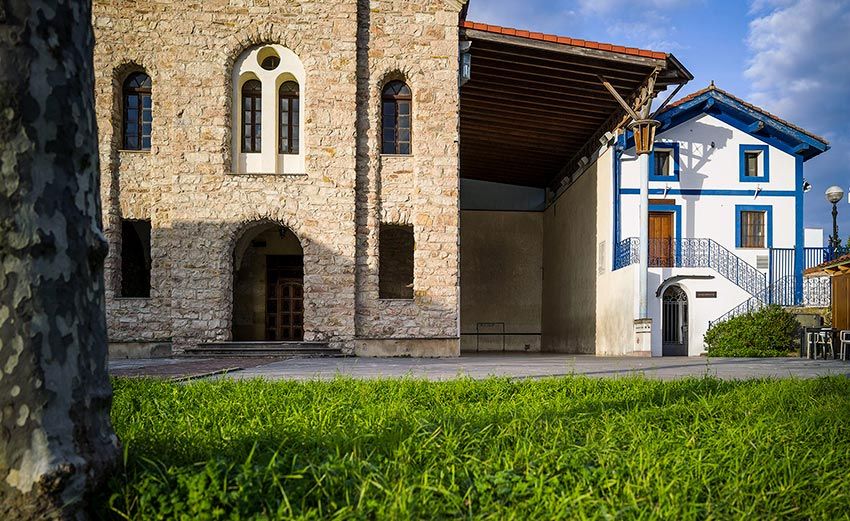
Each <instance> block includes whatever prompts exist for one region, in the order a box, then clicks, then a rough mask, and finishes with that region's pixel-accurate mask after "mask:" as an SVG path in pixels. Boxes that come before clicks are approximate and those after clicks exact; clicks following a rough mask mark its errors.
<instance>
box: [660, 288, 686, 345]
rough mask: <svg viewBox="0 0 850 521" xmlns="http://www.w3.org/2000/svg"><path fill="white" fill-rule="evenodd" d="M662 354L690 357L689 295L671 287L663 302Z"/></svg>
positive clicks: (665, 292) (665, 293)
mask: <svg viewBox="0 0 850 521" xmlns="http://www.w3.org/2000/svg"><path fill="white" fill-rule="evenodd" d="M661 336H662V338H661V354H662V355H663V356H688V295H687V294H686V293H685V290H683V289H682V288H681V287H680V286H670V287H669V288H667V289H666V290H665V291H664V296H663V297H662V300H661Z"/></svg>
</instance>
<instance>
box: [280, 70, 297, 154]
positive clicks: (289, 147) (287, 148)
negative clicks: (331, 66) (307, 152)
mask: <svg viewBox="0 0 850 521" xmlns="http://www.w3.org/2000/svg"><path fill="white" fill-rule="evenodd" d="M300 116H301V108H300V107H299V103H298V83H296V82H294V81H286V82H284V83H283V84H282V85H281V86H280V89H279V90H278V123H279V125H280V142H279V144H278V153H281V154H297V153H298V121H299V118H300Z"/></svg>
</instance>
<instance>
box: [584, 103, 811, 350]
mask: <svg viewBox="0 0 850 521" xmlns="http://www.w3.org/2000/svg"><path fill="white" fill-rule="evenodd" d="M656 141H660V142H677V143H679V161H680V177H679V182H675V181H670V182H667V181H650V183H649V187H650V189H660V190H662V191H663V190H665V189H671V190H702V191H710V190H747V191H754V190H757V189H759V188H760V189H761V191H786V192H793V191H794V190H796V189H797V186H796V163H795V158H794V157H793V156H792V155H790V154H787V153H785V152H783V151H781V150H779V149H776V148H774V147H769V150H768V154H769V161H770V180H769V182H764V183H749V182H741V181H740V145H742V144H743V145H766V144H767V143H765V142H764V141H762V140H760V139H759V138H757V137H754V136H751V135H749V134H747V133H745V132H742V131H740V130H737V129H735V128H734V127H732V126H730V125H728V124H726V123H724V122H722V121H720V120H718V119H716V118H714V117H713V116H710V115H706V114H703V115H699V116H697V117H695V118H693V119H692V120H690V121H688V122H685V123H682V124H680V125H678V126H676V127H674V128H672V129H670V130H668V131H666V132H663V133H661V134H659V135H658V136H657V138H656ZM639 180H640V177H639V166H638V161H637V158H636V156H635V154H634V149H633V148H632V149H629V150H626V151H625V152H624V154H623V157H622V175H621V181H620V184H621V188H623V189H638V188H639V186H640V184H639ZM612 197H613V195H612ZM639 197H640V196H639V195H637V194H623V195H622V196H621V199H620V201H621V203H620V204H621V238H623V239H625V238H628V237H638V236H639V235H640V229H639V216H640V213H639ZM650 199H666V200H670V201H673V202H674V203H675V204H676V205H678V206H680V207H681V216H682V217H681V230H677V231H676V235H677V236H680V237H685V238H709V239H713V240H714V241H716V242H717V243H719V244H721V245H723V246H724V247H726V248H727V249H728V250H729V251H731V252H732V253H734V254H735V255H737V256H739V257H740V258H742V259H743V260H745V261H746V262H748V263H749V264H751V265H752V266H754V267H755V266H756V265H757V258H758V257H759V256H767V255H768V254H769V251H768V249H767V248H758V249H748V248H736V247H735V244H736V226H735V219H736V210H735V207H736V205H758V206H771V207H772V208H773V212H772V213H773V226H772V246H773V247H774V248H793V247H794V245H795V239H796V207H795V198H794V197H793V196H791V195H781V196H780V195H764V194H761V193H760V194H758V195H752V194H751V195H714V194H705V193H703V194H699V195H697V194H687V195H682V194H674V193H667V194H663V193H662V194H653V193H651V192H650ZM610 200H611V203H612V204H613V199H610ZM610 234H611V232H610V231H609V232H608V236H610ZM809 240H811V241H812V242H815V241H814V239H813V238H812V239H809ZM807 242H808V241H807ZM618 271H621V270H618ZM762 271H763V272H764V273H767V270H766V269H765V270H762ZM675 275H712V276H714V277H715V278H714V279H712V280H685V281H682V282H680V283H679V285H680V286H681V287H682V288H683V289H684V290H685V292H686V293H687V294H688V299H689V306H690V308H689V313H690V317H689V320H690V322H689V325H690V329H689V355H691V356H696V355H699V354H700V353H702V352H704V342H703V336H704V334H705V331H706V330H707V328H708V323H709V322H710V321H712V320H716V319H717V318H719V317H720V316H722V315H723V314H725V313H726V312H728V311H729V310H730V309H732V308H734V307H735V306H737V305H738V304H740V303H741V302H743V301H745V300H747V299H749V298H750V296H751V295H749V294H748V293H747V292H746V291H744V290H742V289H741V288H739V287H738V286H736V285H735V284H734V283H732V282H730V281H728V280H727V279H725V278H724V277H723V276H721V275H720V274H719V273H717V272H716V271H714V270H713V269H710V268H651V269H650V271H649V280H648V285H647V293H648V295H647V296H648V308H649V309H648V313H649V315H650V318H652V319H653V332H652V354H653V356H660V355H661V349H662V346H661V334H662V329H661V299H660V298H657V297H655V291H656V290H657V289H658V286H659V285H660V284H661V283H662V281H663V280H666V279H667V278H668V277H672V276H675ZM603 278H604V277H600V280H602V279H603ZM627 278H628V276H627V275H625V274H624V275H623V280H624V281H625V280H626V279H627ZM600 284H601V283H600ZM697 291H717V298H716V299H696V298H695V294H696V292H697ZM600 294H601V293H600Z"/></svg>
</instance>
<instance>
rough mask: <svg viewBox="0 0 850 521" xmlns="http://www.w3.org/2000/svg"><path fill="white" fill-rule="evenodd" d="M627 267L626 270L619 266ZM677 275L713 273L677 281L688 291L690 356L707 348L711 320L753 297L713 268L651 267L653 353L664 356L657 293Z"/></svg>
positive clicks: (649, 307)
mask: <svg viewBox="0 0 850 521" xmlns="http://www.w3.org/2000/svg"><path fill="white" fill-rule="evenodd" d="M633 267H634V268H635V269H637V265H635V266H633ZM617 271H624V270H617ZM677 275H682V276H688V275H696V276H713V277H714V278H713V279H710V280H700V279H685V280H680V281H678V282H677V283H676V284H677V285H678V286H680V287H681V288H682V289H683V290H685V293H686V294H687V295H688V315H689V316H688V326H689V329H688V356H699V355H700V354H702V353H704V352H705V343H704V341H703V337H704V336H705V332H706V331H707V330H708V323H709V322H711V321H712V320H716V319H717V318H719V317H720V316H722V315H723V314H724V313H726V312H728V311H729V310H730V309H732V308H733V307H735V306H737V305H738V304H740V303H742V302H744V301H745V300H747V299H749V298H750V295H749V294H748V293H747V292H746V291H744V290H742V289H741V288H739V287H738V286H736V285H735V284H733V283H732V282H729V281H728V280H726V279H725V278H723V277H722V276H720V275H719V274H718V273H717V272H716V271H714V270H713V269H711V268H650V270H649V273H648V274H647V293H648V294H649V299H648V300H647V311H648V313H649V317H650V318H651V319H652V356H661V348H662V345H661V343H662V342H661V340H662V337H661V333H662V331H663V330H662V319H661V305H662V302H661V298H660V297H656V296H655V293H656V291H657V290H658V288H659V286H660V285H661V284H662V283H663V282H664V281H665V280H667V279H669V278H670V277H675V276H677ZM697 291H716V292H717V298H699V299H698V298H696V292H697Z"/></svg>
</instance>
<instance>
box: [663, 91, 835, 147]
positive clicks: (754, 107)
mask: <svg viewBox="0 0 850 521" xmlns="http://www.w3.org/2000/svg"><path fill="white" fill-rule="evenodd" d="M712 91H713V92H718V93H720V94H722V95H723V96H726V97H727V98H731V99H732V100H734V101H736V102H738V103H740V104H741V105H744V106H745V107H747V108H749V109H752V110H754V111H756V112H758V113H760V114H762V115H763V116H766V117H768V118H770V119H773V120H774V121H778V122H779V123H781V124H783V125H785V126H787V127H790V128H792V129H794V130H796V131H798V132H802V133H803V134H805V135H807V136H809V137H810V138H812V139H816V140H818V141H820V142H822V143H824V144H826V145H829V141H827V140H826V139H824V138H823V137H821V136H819V135H817V134H814V133H812V132H809V131H808V130H806V129H804V128H802V127H799V126H797V125H795V124H793V123H791V122H790V121H787V120H785V119H782V118H780V117H779V116H777V115H776V114H773V113H771V112H768V111H767V110H765V109H763V108H761V107H759V106H758V105H753V104H752V103H750V102H748V101H745V100H743V99H741V98H739V97H738V96H735V95H734V94H732V93H731V92H729V91H726V90H723V89H721V88H720V87H718V86H716V85H715V84H714V81H712V82H711V84H709V86H708V87H704V88H702V89H700V90H698V91H696V92H693V93H691V94H688V95H687V96H685V97H683V98H680V99H678V100H676V101H674V102H673V103H670V104H669V105H667V106H666V107H665V108H664V110H662V111H661V113H662V114H663V113H665V112H667V111H669V110H672V109H674V108H676V107H678V106H680V105H684V104H685V103H688V102H689V101H693V100H695V99H696V98H698V97H700V96H702V95H703V94H706V93H709V92H712Z"/></svg>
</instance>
